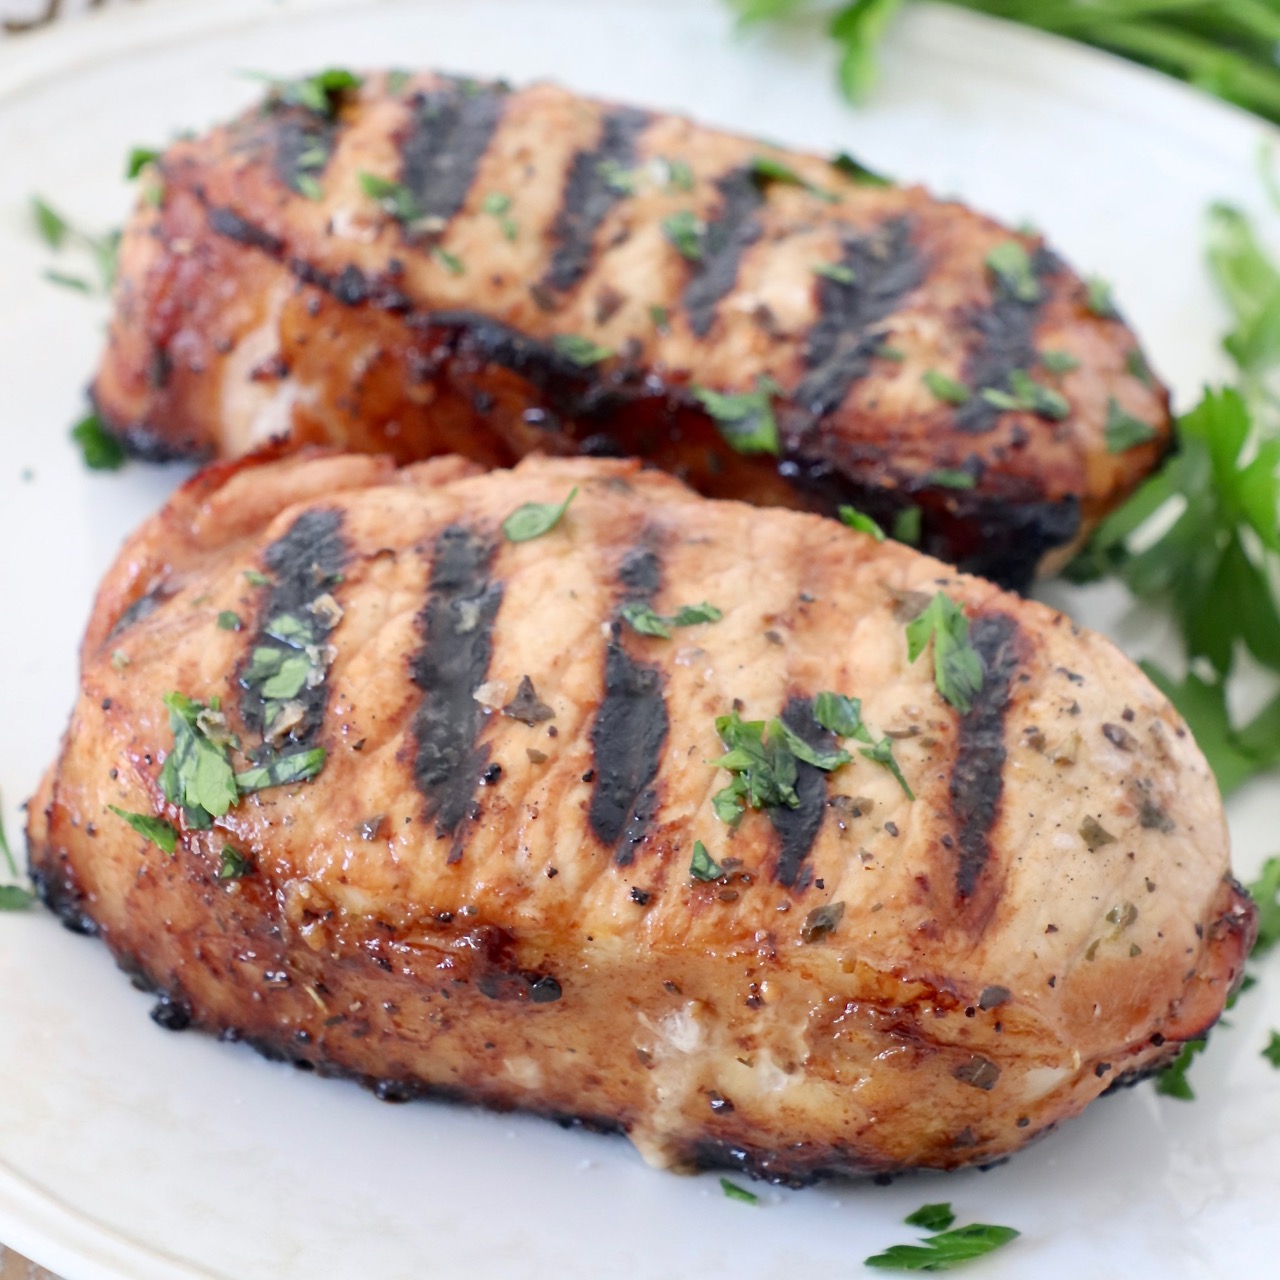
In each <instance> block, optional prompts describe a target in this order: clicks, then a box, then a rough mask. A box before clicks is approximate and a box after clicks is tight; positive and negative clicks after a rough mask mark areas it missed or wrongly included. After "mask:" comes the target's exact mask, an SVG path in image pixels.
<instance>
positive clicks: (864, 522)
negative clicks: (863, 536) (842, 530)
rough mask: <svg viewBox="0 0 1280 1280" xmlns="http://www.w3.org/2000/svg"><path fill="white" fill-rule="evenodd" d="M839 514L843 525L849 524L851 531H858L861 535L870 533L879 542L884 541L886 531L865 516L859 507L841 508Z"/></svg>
mask: <svg viewBox="0 0 1280 1280" xmlns="http://www.w3.org/2000/svg"><path fill="white" fill-rule="evenodd" d="M837 514H838V515H839V516H840V523H841V524H847V525H848V526H849V528H850V529H857V530H858V532H859V533H868V534H870V535H871V536H872V537H873V538H874V539H875V540H876V541H877V542H883V541H884V530H883V529H882V528H881V527H880V526H879V525H878V524H877V523H876V522H875V521H874V520H873V519H872V518H871V517H870V516H865V515H863V514H862V512H861V511H859V510H858V508H857V507H848V506H845V507H841V508H840V509H839V512H838V513H837Z"/></svg>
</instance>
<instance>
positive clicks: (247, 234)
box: [207, 205, 284, 258]
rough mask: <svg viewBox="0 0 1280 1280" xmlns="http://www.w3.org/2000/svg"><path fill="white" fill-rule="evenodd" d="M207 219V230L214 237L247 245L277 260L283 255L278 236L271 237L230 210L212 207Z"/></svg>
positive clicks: (281, 241)
mask: <svg viewBox="0 0 1280 1280" xmlns="http://www.w3.org/2000/svg"><path fill="white" fill-rule="evenodd" d="M207 218H208V222H209V230H210V231H212V232H213V233H214V234H215V235H219V236H226V237H227V239H228V240H234V241H235V242H236V243H237V244H245V245H248V246H249V247H250V248H252V249H261V250H262V252H263V253H267V254H270V255H271V256H272V257H273V258H278V257H280V255H281V254H283V253H284V241H283V240H281V239H280V237H279V236H274V235H272V234H271V232H270V231H266V230H264V229H263V228H262V227H259V226H258V225H256V224H255V223H252V222H250V221H249V220H248V219H247V218H242V217H241V216H240V215H239V214H238V213H234V212H232V210H230V209H224V208H221V207H220V206H218V205H213V206H211V207H210V208H209V212H208V214H207Z"/></svg>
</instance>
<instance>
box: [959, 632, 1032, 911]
mask: <svg viewBox="0 0 1280 1280" xmlns="http://www.w3.org/2000/svg"><path fill="white" fill-rule="evenodd" d="M1018 636H1019V631H1018V624H1017V623H1016V622H1015V621H1014V620H1013V618H1011V617H1009V615H1007V614H1003V613H993V614H986V615H984V616H982V617H980V618H978V619H977V620H976V621H975V622H974V623H973V625H972V626H971V627H970V629H969V643H970V644H972V645H973V647H974V649H976V650H977V652H978V655H979V657H981V659H982V666H983V673H984V674H983V680H982V689H981V691H980V692H979V693H978V696H977V697H976V698H975V699H974V702H973V705H972V706H971V707H970V708H969V710H968V712H967V713H966V714H965V715H964V716H962V717H961V719H960V730H959V733H958V735H957V739H956V758H955V763H954V764H953V766H952V769H951V782H950V787H949V791H950V799H951V812H952V814H953V815H954V817H955V822H956V836H957V841H956V842H957V844H958V845H959V862H958V864H957V866H956V892H957V894H958V895H959V896H960V897H961V898H969V897H971V896H972V895H973V891H974V889H975V887H976V886H977V883H978V879H979V877H980V876H981V875H982V871H983V868H984V867H985V866H986V865H987V860H988V859H989V858H990V856H991V844H990V840H991V830H992V828H993V827H994V826H995V822H996V818H997V816H998V815H999V812H1000V797H1001V793H1002V792H1003V789H1004V766H1005V759H1006V756H1007V755H1008V751H1007V749H1006V747H1005V734H1004V721H1005V715H1006V713H1007V711H1008V709H1009V687H1010V683H1011V681H1012V679H1013V675H1014V672H1015V671H1016V670H1017V668H1018V653H1017V648H1018Z"/></svg>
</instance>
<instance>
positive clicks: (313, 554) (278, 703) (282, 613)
mask: <svg viewBox="0 0 1280 1280" xmlns="http://www.w3.org/2000/svg"><path fill="white" fill-rule="evenodd" d="M349 555H350V551H349V548H348V546H347V543H346V540H345V539H344V538H343V536H342V513H341V512H339V511H332V510H323V509H321V510H312V511H304V512H303V513H302V514H301V515H300V516H299V517H298V518H297V519H296V520H295V521H294V522H293V524H292V525H290V526H289V531H288V532H287V533H286V534H285V535H284V537H282V538H280V539H278V540H277V541H276V542H273V543H272V544H271V545H270V546H269V547H268V548H267V550H266V552H265V554H264V555H263V563H264V565H265V566H266V571H267V575H268V576H269V578H270V580H271V592H270V594H269V595H268V596H267V598H266V601H265V602H264V603H263V605H262V606H261V610H260V612H259V614H258V625H257V628H256V630H255V632H254V635H253V639H252V640H251V642H250V643H249V645H248V647H247V650H246V655H245V658H244V660H243V661H242V663H241V665H240V668H239V670H238V671H237V673H236V675H237V678H238V680H239V683H240V686H241V688H242V689H244V690H245V692H244V694H243V695H242V697H241V699H240V714H241V715H242V716H243V717H244V722H245V724H246V725H247V726H248V727H249V728H250V729H252V730H253V731H254V732H255V733H258V734H261V735H262V736H263V737H264V738H267V737H270V736H272V735H273V731H278V730H279V729H280V727H281V725H282V723H283V722H282V721H281V720H280V716H281V715H282V714H284V715H287V717H288V725H287V728H285V729H284V734H287V736H288V738H289V740H290V741H292V742H296V743H309V742H311V740H312V739H313V738H314V737H315V735H316V732H317V731H318V730H319V728H320V725H321V722H322V721H323V720H324V712H325V704H326V702H327V700H328V696H329V695H328V684H327V682H326V681H325V680H324V679H323V678H321V677H323V674H324V670H325V667H326V666H327V662H326V661H325V655H324V654H323V653H322V652H321V647H322V646H324V645H326V643H327V641H326V637H327V634H328V632H329V631H330V630H331V629H332V623H331V622H330V620H329V619H328V618H327V617H326V616H325V615H324V613H323V611H322V612H319V613H317V612H315V611H313V609H312V607H311V606H313V605H316V602H317V601H320V600H321V599H322V597H326V596H327V595H328V593H329V592H330V590H331V588H332V587H333V586H335V585H336V584H337V582H338V581H339V580H340V579H341V576H342V571H343V569H344V567H345V566H346V564H347V560H348V558H349ZM329 599H332V597H331V596H329ZM286 664H287V665H286ZM312 669H314V670H316V671H317V672H318V673H319V675H318V676H312V677H311V681H312V682H311V683H308V682H306V680H305V679H304V680H303V682H302V683H301V684H300V685H299V687H298V688H297V689H296V690H290V691H288V692H280V693H273V688H276V686H273V685H272V683H271V681H272V680H283V679H287V676H288V673H289V672H290V671H299V672H302V673H306V672H308V671H310V670H312ZM255 671H256V672H257V674H255ZM278 736H283V734H280V735H278ZM249 754H250V757H251V758H252V759H253V760H255V761H256V762H259V763H260V762H261V761H262V759H264V758H265V757H263V754H262V752H261V751H253V752H250V753H249Z"/></svg>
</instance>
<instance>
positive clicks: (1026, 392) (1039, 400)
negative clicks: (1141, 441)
mask: <svg viewBox="0 0 1280 1280" xmlns="http://www.w3.org/2000/svg"><path fill="white" fill-rule="evenodd" d="M982 398H983V399H984V400H985V401H986V402H987V403H988V404H991V405H995V407H996V408H997V409H1025V410H1027V411H1028V412H1030V413H1035V414H1038V415H1039V416H1040V417H1042V418H1048V419H1049V421H1051V422H1061V421H1062V420H1063V418H1065V417H1067V416H1068V415H1069V414H1070V412H1071V402H1070V401H1069V400H1068V399H1067V398H1066V396H1064V395H1063V394H1062V393H1061V392H1059V391H1054V390H1053V389H1052V388H1051V387H1045V386H1041V385H1040V383H1038V382H1037V381H1036V380H1035V379H1034V378H1033V377H1032V376H1031V375H1030V374H1029V373H1028V372H1027V371H1026V370H1025V369H1014V370H1013V372H1012V373H1010V374H1009V390H1008V391H1003V390H1001V389H1000V388H999V387H983V389H982ZM1112 403H1113V404H1114V403H1115V402H1114V401H1112ZM1148 430H1150V428H1148ZM1151 434H1152V435H1154V434H1155V432H1154V431H1152V432H1151ZM1112 452H1113V453H1114V452H1115V450H1112Z"/></svg>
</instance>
